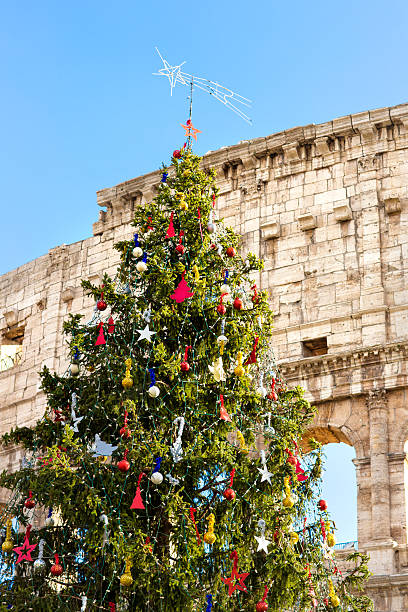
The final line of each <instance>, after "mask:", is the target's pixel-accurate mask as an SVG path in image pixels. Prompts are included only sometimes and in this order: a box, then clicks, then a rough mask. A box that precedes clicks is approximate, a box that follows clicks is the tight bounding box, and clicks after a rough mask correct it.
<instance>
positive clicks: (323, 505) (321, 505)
mask: <svg viewBox="0 0 408 612" xmlns="http://www.w3.org/2000/svg"><path fill="white" fill-rule="evenodd" d="M317 505H318V506H319V510H321V511H322V512H324V510H327V501H325V500H324V499H321V500H320V501H319V502H317Z"/></svg>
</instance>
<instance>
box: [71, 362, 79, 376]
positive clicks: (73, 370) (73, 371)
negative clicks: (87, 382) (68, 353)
mask: <svg viewBox="0 0 408 612" xmlns="http://www.w3.org/2000/svg"><path fill="white" fill-rule="evenodd" d="M78 374H79V365H78V364H77V363H71V376H78Z"/></svg>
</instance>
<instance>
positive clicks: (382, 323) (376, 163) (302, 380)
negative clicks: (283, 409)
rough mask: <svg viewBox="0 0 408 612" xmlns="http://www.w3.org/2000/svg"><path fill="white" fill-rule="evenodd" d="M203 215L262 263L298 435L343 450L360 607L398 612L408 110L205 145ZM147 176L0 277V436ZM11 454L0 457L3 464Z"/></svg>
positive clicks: (405, 597) (404, 549) (403, 516)
mask: <svg viewBox="0 0 408 612" xmlns="http://www.w3.org/2000/svg"><path fill="white" fill-rule="evenodd" d="M203 163H204V167H206V168H209V167H214V168H215V169H216V170H217V182H218V185H219V188H220V197H219V198H218V209H219V213H220V215H221V216H222V217H224V219H225V220H226V222H227V223H228V224H230V225H232V226H233V227H234V228H235V229H236V230H237V231H238V232H240V233H241V234H242V236H243V251H244V252H245V251H249V250H250V251H252V252H255V253H256V254H257V255H259V256H261V257H262V258H264V260H265V269H264V271H263V272H262V273H261V274H260V276H259V278H258V279H256V280H257V283H258V286H260V287H261V288H262V289H268V290H269V293H270V298H271V303H272V307H273V309H274V311H275V315H276V317H275V322H276V330H275V334H274V346H275V351H276V356H277V358H278V359H279V361H280V363H281V367H282V371H283V374H284V376H285V378H286V380H287V381H288V383H289V384H290V385H295V384H300V385H302V386H303V387H304V388H305V389H306V395H307V397H308V398H309V399H310V400H311V401H312V402H313V403H314V404H316V405H317V406H318V408H319V413H318V417H317V418H316V421H315V423H314V426H313V431H312V433H313V435H314V436H315V437H317V438H318V439H320V440H322V441H323V442H336V441H342V442H345V443H347V444H350V445H353V446H354V448H355V451H356V459H355V466H356V470H357V483H358V546H359V549H360V550H363V551H368V552H369V553H370V555H371V569H372V572H373V576H372V578H371V579H370V583H369V586H368V592H369V594H371V596H372V597H373V598H374V600H375V606H376V607H375V609H376V610H377V611H378V612H380V611H383V612H385V611H393V612H402V611H403V610H408V545H407V503H406V493H405V490H406V486H405V474H404V471H405V466H406V454H405V450H404V446H405V443H406V440H407V438H408V370H407V362H408V326H407V317H408V289H407V278H408V263H407V262H408V105H400V106H396V107H393V108H384V109H378V110H374V111H370V112H364V113H358V114H356V115H350V116H347V117H341V118H339V119H335V120H333V121H331V122H328V123H324V124H322V125H309V126H306V127H300V128H294V129H291V130H288V131H285V132H282V133H279V134H274V135H272V136H267V137H266V138H257V139H255V140H251V141H245V142H242V143H240V144H238V145H236V146H232V147H225V148H222V149H220V150H218V151H214V152H210V153H208V154H207V155H206V156H205V158H204V162H203ZM159 180H160V177H159V174H158V173H157V172H154V173H151V174H148V175H145V176H142V177H139V178H136V179H133V180H130V181H127V182H125V183H122V184H120V185H117V186H116V187H113V188H109V189H104V190H102V191H100V192H98V196H97V198H98V204H99V205H100V206H101V207H102V210H101V212H100V218H99V221H98V222H97V223H95V224H94V235H93V237H91V238H88V239H86V240H83V241H81V242H78V243H74V244H71V245H62V246H60V247H57V248H55V249H52V250H51V251H50V252H49V253H48V254H47V255H44V256H43V257H40V258H38V259H36V260H35V261H32V262H30V263H28V264H26V265H24V266H21V267H20V268H18V269H17V270H14V271H12V272H10V273H8V274H5V275H4V276H2V277H0V313H2V316H1V318H0V338H1V343H2V344H10V343H13V342H18V343H21V342H22V347H23V353H22V360H21V362H20V363H19V364H18V365H16V366H14V367H13V368H11V369H8V370H6V371H3V372H0V431H1V432H4V431H7V430H8V429H9V428H10V427H12V426H15V425H29V424H31V423H33V421H35V420H36V418H37V417H39V416H41V415H42V413H43V410H44V398H43V396H42V395H41V393H40V392H39V388H38V375H37V372H38V370H39V369H40V368H41V367H42V366H43V365H48V366H49V367H50V368H51V369H55V370H57V371H58V372H60V373H62V372H64V370H65V369H66V368H67V360H66V356H65V351H64V346H63V338H62V335H61V328H62V322H63V320H64V317H65V316H66V315H67V313H69V312H73V313H76V312H82V313H86V314H87V315H89V318H90V315H91V311H92V308H93V304H92V302H91V301H90V300H89V299H87V298H84V297H83V295H82V290H81V288H80V279H81V278H89V279H92V280H93V281H95V280H97V279H98V278H100V277H101V275H102V274H103V272H105V271H107V272H108V273H113V272H114V270H115V267H116V264H117V253H116V251H114V250H113V248H112V247H113V243H114V242H116V241H118V240H121V239H123V238H125V237H126V238H129V236H131V228H130V225H129V222H130V220H131V218H132V213H133V210H134V208H135V207H136V206H140V205H143V203H144V202H146V201H149V200H150V199H151V198H152V197H154V195H155V193H156V190H157V188H158V183H159ZM18 461H19V453H18V451H17V450H16V451H15V452H14V453H4V451H2V454H0V467H1V468H4V467H8V468H9V469H13V468H14V467H15V466H16V465H17V463H18Z"/></svg>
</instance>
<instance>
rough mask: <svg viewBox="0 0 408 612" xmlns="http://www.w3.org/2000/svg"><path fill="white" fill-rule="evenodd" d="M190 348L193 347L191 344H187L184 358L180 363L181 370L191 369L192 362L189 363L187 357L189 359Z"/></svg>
mask: <svg viewBox="0 0 408 612" xmlns="http://www.w3.org/2000/svg"><path fill="white" fill-rule="evenodd" d="M189 349H191V346H186V349H185V351H184V359H183V361H182V362H181V363H180V370H181V371H182V372H188V371H189V369H190V364H189V363H188V361H187V359H188V351H189Z"/></svg>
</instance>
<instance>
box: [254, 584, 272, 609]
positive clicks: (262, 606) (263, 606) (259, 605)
mask: <svg viewBox="0 0 408 612" xmlns="http://www.w3.org/2000/svg"><path fill="white" fill-rule="evenodd" d="M268 591H269V589H268V587H267V586H265V590H264V594H263V597H262V599H261V601H258V603H257V604H256V612H267V610H268V603H267V601H266V598H267V596H268Z"/></svg>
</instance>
